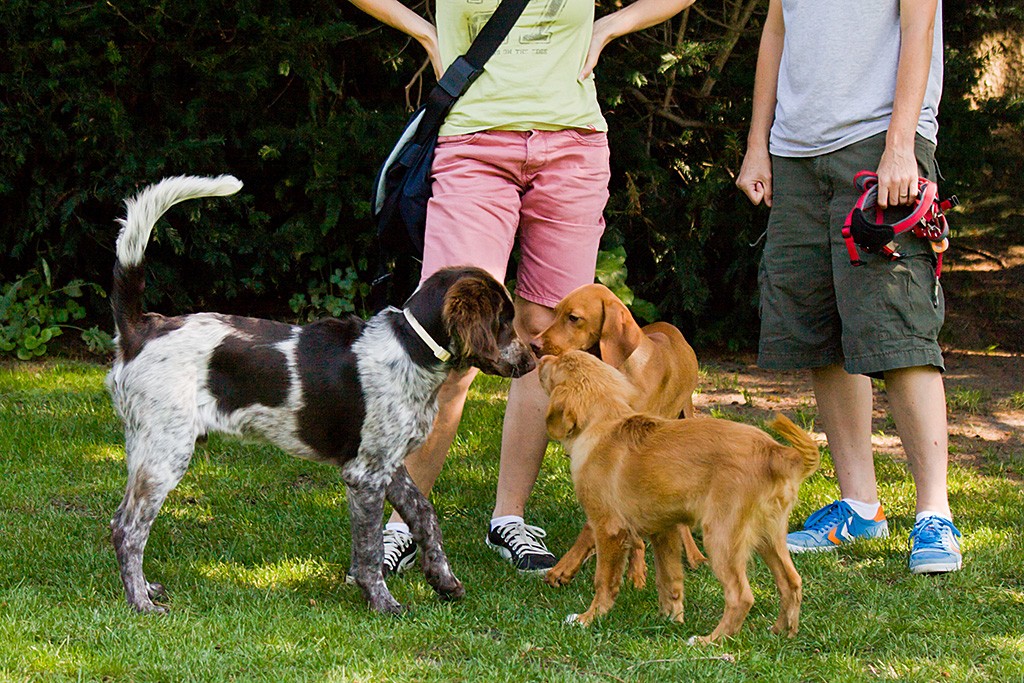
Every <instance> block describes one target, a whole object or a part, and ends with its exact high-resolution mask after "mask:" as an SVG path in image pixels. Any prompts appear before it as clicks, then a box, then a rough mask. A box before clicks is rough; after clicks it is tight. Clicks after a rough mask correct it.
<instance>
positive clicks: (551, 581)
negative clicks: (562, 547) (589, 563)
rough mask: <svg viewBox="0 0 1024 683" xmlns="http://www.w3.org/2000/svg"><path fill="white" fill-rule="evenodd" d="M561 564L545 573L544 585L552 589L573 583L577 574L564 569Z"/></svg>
mask: <svg viewBox="0 0 1024 683" xmlns="http://www.w3.org/2000/svg"><path fill="white" fill-rule="evenodd" d="M560 564H561V563H559V564H556V565H555V566H554V567H552V568H551V569H549V570H547V571H546V572H545V573H544V583H546V584H547V585H549V586H551V587H552V588H558V587H559V586H564V585H566V584H567V583H569V582H570V581H572V579H573V577H574V576H576V572H572V571H568V570H566V569H564V568H562V567H561V566H560Z"/></svg>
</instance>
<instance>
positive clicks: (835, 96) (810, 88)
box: [770, 0, 942, 157]
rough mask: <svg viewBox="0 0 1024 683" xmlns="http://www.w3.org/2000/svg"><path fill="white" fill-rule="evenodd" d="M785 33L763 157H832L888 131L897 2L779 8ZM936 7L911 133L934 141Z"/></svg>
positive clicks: (938, 74) (835, 0)
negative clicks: (928, 63) (924, 83)
mask: <svg viewBox="0 0 1024 683" xmlns="http://www.w3.org/2000/svg"><path fill="white" fill-rule="evenodd" d="M782 14H783V21H784V22H785V27H786V36H785V42H784V44H783V49H782V62H781V64H780V65H779V85H778V91H777V99H778V103H777V104H776V107H775V121H774V123H773V124H772V131H771V142H770V150H771V153H772V154H775V155H777V156H785V157H808V156H817V155H819V154H826V153H828V152H834V151H835V150H837V149H842V148H843V147H846V146H847V145H850V144H853V143H855V142H859V141H860V140H864V139H866V138H869V137H871V136H872V135H875V134H877V133H881V132H883V131H885V130H888V128H889V120H890V119H891V117H892V104H893V97H894V95H895V92H896V68H897V65H898V64H899V56H900V2H899V0H782ZM941 95H942V3H941V2H939V4H938V7H937V9H936V16H935V40H934V45H933V47H932V62H931V71H930V73H929V75H928V88H927V90H926V92H925V96H924V103H923V104H922V105H921V118H920V119H919V120H918V123H917V132H918V133H919V134H920V135H922V136H924V137H925V138H926V139H928V140H931V141H932V142H935V141H936V134H937V133H938V128H939V127H938V123H937V122H936V119H935V117H936V114H937V113H938V109H939V98H940V97H941Z"/></svg>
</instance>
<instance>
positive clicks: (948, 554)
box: [910, 515, 963, 574]
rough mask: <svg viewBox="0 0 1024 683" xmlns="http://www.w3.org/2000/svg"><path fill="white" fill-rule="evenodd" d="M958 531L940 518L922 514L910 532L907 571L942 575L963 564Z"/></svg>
mask: <svg viewBox="0 0 1024 683" xmlns="http://www.w3.org/2000/svg"><path fill="white" fill-rule="evenodd" d="M958 538H960V530H959V529H957V528H956V527H955V526H953V522H951V521H949V520H948V519H944V518H942V517H936V516H934V515H932V516H931V517H925V518H924V519H922V520H921V521H920V522H918V523H917V524H915V525H914V530H913V531H911V532H910V573H911V574H944V573H946V572H955V571H957V570H958V569H960V567H961V566H962V565H963V557H962V556H961V555H960V541H958V540H957V539H958Z"/></svg>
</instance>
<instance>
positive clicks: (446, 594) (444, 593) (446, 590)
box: [437, 577, 466, 602]
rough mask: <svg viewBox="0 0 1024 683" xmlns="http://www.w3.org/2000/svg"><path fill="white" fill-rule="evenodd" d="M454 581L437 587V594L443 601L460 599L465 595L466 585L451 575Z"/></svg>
mask: <svg viewBox="0 0 1024 683" xmlns="http://www.w3.org/2000/svg"><path fill="white" fill-rule="evenodd" d="M452 578H453V579H454V581H455V583H453V584H450V585H445V586H438V587H437V595H438V597H440V598H441V599H442V600H444V601H445V602H449V601H452V600H461V599H462V598H464V597H466V587H465V586H463V585H462V582H461V581H459V580H458V579H455V578H454V577H452Z"/></svg>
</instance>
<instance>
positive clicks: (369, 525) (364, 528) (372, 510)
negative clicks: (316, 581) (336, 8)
mask: <svg viewBox="0 0 1024 683" xmlns="http://www.w3.org/2000/svg"><path fill="white" fill-rule="evenodd" d="M345 484H346V489H347V494H348V496H347V497H348V511H349V523H350V525H351V528H352V562H351V566H350V567H349V572H350V573H351V574H352V578H353V579H355V582H356V585H358V586H359V588H360V590H362V592H363V597H364V598H366V602H367V603H368V604H369V606H370V609H372V610H374V611H375V612H381V613H384V614H401V613H402V612H403V611H404V608H403V607H402V606H401V605H400V604H399V603H398V601H397V600H395V598H394V597H392V595H391V592H390V591H389V590H388V587H387V584H385V583H384V577H383V575H382V573H381V567H382V565H383V563H384V536H383V534H382V533H381V528H380V520H381V518H382V517H383V516H384V486H385V484H384V482H383V481H380V482H377V481H374V482H372V483H367V482H359V481H349V480H348V479H346V481H345Z"/></svg>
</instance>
